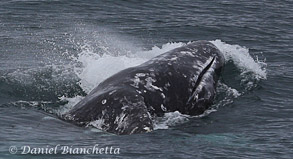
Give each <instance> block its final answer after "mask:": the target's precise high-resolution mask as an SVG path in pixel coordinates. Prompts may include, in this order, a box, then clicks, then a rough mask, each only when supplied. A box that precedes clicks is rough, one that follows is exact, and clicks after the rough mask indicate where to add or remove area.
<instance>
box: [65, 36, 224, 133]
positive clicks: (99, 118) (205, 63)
mask: <svg viewBox="0 0 293 159" xmlns="http://www.w3.org/2000/svg"><path fill="white" fill-rule="evenodd" d="M223 65H224V57H223V54H222V53H221V52H220V51H219V50H218V49H217V47H216V46H214V45H213V44H212V43H210V42H207V41H196V42H192V43H189V44H187V45H185V46H182V47H179V48H176V49H174V50H171V51H168V52H166V53H164V54H161V55H159V56H157V57H154V58H153V59H151V60H149V61H147V62H145V63H143V64H141V65H139V66H136V67H131V68H128V69H125V70H122V71H120V72H118V73H116V74H114V75H113V76H111V77H109V78H108V79H106V80H105V81H103V82H102V83H100V84H99V85H98V86H97V87H96V88H94V89H93V90H92V91H91V92H90V93H89V94H88V95H87V96H86V97H85V98H84V99H83V100H81V101H80V102H79V103H78V104H76V105H75V106H74V107H73V109H72V110H70V111H69V112H68V113H66V114H65V115H64V116H63V119H65V120H68V121H71V122H73V123H74V124H77V125H85V126H86V125H88V124H90V125H94V126H96V127H98V128H99V129H102V130H104V131H107V132H110V133H115V134H133V133H142V132H149V131H152V130H153V128H154V123H153V118H154V117H156V116H159V117H160V116H163V115H164V113H166V112H174V111H179V112H180V113H182V114H188V115H199V114H202V113H203V112H204V111H205V110H206V109H208V108H209V107H210V106H211V104H212V102H213V99H214V97H215V94H216V84H217V81H218V79H219V76H220V73H221V69H222V67H223Z"/></svg>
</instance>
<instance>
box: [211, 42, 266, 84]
mask: <svg viewBox="0 0 293 159" xmlns="http://www.w3.org/2000/svg"><path fill="white" fill-rule="evenodd" d="M210 42H211V43H213V44H214V45H216V46H217V48H218V49H219V50H220V51H221V52H222V53H223V54H224V56H225V60H226V61H229V60H232V61H233V63H234V64H235V65H236V66H237V67H238V68H239V69H241V71H242V74H245V73H247V72H251V73H253V74H254V77H255V78H257V79H266V77H267V73H266V69H265V68H264V66H265V65H266V63H264V62H261V61H258V59H256V60H254V59H253V58H252V57H251V55H250V54H249V49H248V48H246V47H241V46H239V45H230V44H227V43H225V42H222V41H221V40H214V41H210Z"/></svg>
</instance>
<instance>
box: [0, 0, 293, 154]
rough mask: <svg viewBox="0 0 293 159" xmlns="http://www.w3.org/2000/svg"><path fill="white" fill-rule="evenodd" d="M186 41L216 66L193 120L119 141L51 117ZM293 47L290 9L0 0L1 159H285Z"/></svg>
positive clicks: (221, 0)
mask: <svg viewBox="0 0 293 159" xmlns="http://www.w3.org/2000/svg"><path fill="white" fill-rule="evenodd" d="M196 40H208V41H211V42H212V43H214V44H215V45H216V46H217V47H218V48H219V49H220V50H221V51H222V52H223V53H224V55H225V59H226V66H225V69H224V71H223V74H222V78H221V80H220V83H219V85H218V89H217V98H216V99H215V102H214V104H213V106H212V108H211V109H209V110H208V111H206V112H205V113H204V114H203V115H200V116H197V117H192V116H186V115H184V114H180V113H179V112H169V113H166V114H165V116H164V117H162V118H158V119H155V120H156V130H155V131H153V132H151V133H147V134H136V135H123V136H117V135H112V134H108V133H105V132H101V131H99V130H98V129H96V128H95V124H94V123H93V124H91V125H89V126H88V127H77V126H75V125H72V124H71V123H67V122H64V121H63V120H61V119H59V118H58V116H60V114H62V113H64V112H66V111H68V110H70V109H71V108H72V107H73V106H74V104H75V103H77V102H78V101H80V100H81V99H82V98H83V97H84V96H85V95H86V94H87V93H89V91H90V90H91V89H93V88H94V87H95V86H97V85H98V84H99V83H100V82H101V81H103V80H104V79H106V78H107V77H109V76H111V75H113V74H114V73H116V72H118V71H120V70H122V69H125V68H128V67H132V66H136V65H139V64H141V63H143V62H144V61H147V60H149V59H151V58H152V57H154V56H156V55H159V54H161V53H163V52H165V51H168V50H171V49H174V48H176V47H179V46H182V45H184V44H186V43H188V42H190V41H196ZM292 41H293V1H291V0H274V1H273V0H259V1H244V0H240V1H226V0H211V1H203V0H198V1H192V0H181V1H166V0H161V1H155V0H149V1H144V0H143V1H134V0H124V1H118V0H117V1H116V0H115V1H114V0H109V1H106V0H1V1H0V141H1V142H0V158H3V159H4V158H5V159H6V158H36V159H40V158H44V159H45V158H46V159H51V158H121V159H122V158H123V159H126V158H135V159H137V158H140V159H151V158H163V159H165V158H166V159H177V158H192V159H194V158H231V159H232V158H233V159H235V158H263V159H267V158H278V159H279V158H284V159H285V158H287V159H291V158H293V151H292V150H293V98H292V94H293V45H292V44H293V43H292ZM66 146H67V147H66ZM95 146H96V147H95ZM94 147H95V148H97V147H98V149H99V150H101V149H102V150H101V153H100V152H98V153H96V151H95V152H93V151H92V149H95V148H94ZM111 147H112V148H113V151H111V153H110V151H109V150H110V148H111ZM66 148H68V149H66ZM69 148H71V150H72V151H69ZM103 148H104V150H103ZM106 148H108V149H107V150H108V151H107V153H106ZM49 149H52V150H55V149H56V150H57V151H56V153H55V152H54V151H51V153H49ZM65 149H66V150H68V152H67V151H65ZM82 149H85V150H88V152H86V151H81V150H82ZM41 150H43V151H41ZM114 150H116V151H115V152H116V153H115V154H114ZM63 151H64V152H63ZM66 152H67V153H66ZM14 153H16V154H14ZM22 153H25V154H22ZM63 153H65V154H63Z"/></svg>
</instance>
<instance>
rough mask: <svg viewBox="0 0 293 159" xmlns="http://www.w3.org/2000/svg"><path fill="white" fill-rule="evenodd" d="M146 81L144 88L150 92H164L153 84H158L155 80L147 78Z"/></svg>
mask: <svg viewBox="0 0 293 159" xmlns="http://www.w3.org/2000/svg"><path fill="white" fill-rule="evenodd" d="M145 81H146V85H145V86H144V87H145V88H146V89H147V90H149V91H155V90H160V91H163V89H162V88H159V87H158V86H155V85H153V82H156V80H155V79H153V78H152V77H147V78H146V79H145Z"/></svg>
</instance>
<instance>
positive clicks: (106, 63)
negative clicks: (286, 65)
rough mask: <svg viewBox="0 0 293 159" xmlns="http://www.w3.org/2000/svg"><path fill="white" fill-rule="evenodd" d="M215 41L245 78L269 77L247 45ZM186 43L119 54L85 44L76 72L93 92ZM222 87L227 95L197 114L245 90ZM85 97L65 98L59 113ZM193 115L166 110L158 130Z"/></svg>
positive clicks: (219, 104)
mask: <svg viewBox="0 0 293 159" xmlns="http://www.w3.org/2000/svg"><path fill="white" fill-rule="evenodd" d="M211 42H212V43H213V44H214V45H216V46H217V47H218V48H219V50H220V51H221V52H223V54H224V57H225V60H226V62H228V61H232V62H233V63H234V65H235V66H236V67H237V68H238V69H239V70H240V72H241V74H240V76H241V77H242V78H243V80H249V82H253V80H256V81H258V80H260V79H266V69H265V67H264V66H265V63H264V62H260V61H258V60H254V59H253V58H252V57H251V55H250V54H249V50H248V49H247V48H245V47H241V46H239V45H230V44H226V43H225V42H222V41H221V40H214V41H211ZM183 45H186V43H182V42H178V43H166V44H164V45H162V47H157V46H154V47H152V49H151V50H147V51H138V52H136V53H133V52H130V51H126V52H121V53H118V55H117V54H116V55H110V54H109V53H108V51H107V50H108V49H105V51H104V52H94V51H93V49H90V46H88V45H86V46H85V47H82V51H81V53H80V54H79V55H78V56H77V57H74V58H73V61H75V62H76V63H78V64H79V65H76V66H75V67H74V72H75V74H76V75H77V76H78V77H79V78H80V81H79V85H80V87H81V88H82V89H83V90H84V91H85V92H86V93H89V92H90V91H91V90H92V89H93V88H95V87H96V86H97V85H98V84H99V83H101V82H102V81H103V80H105V79H106V78H108V77H110V76H111V75H113V74H115V73H117V72H119V71H121V70H123V69H126V68H129V67H134V66H137V65H139V64H142V63H143V62H145V61H147V60H149V59H151V58H153V57H155V56H158V55H160V54H162V53H164V52H167V51H170V50H172V49H175V48H178V47H181V46H183ZM112 47H113V45H112ZM106 48H107V47H106ZM114 50H118V49H114ZM120 50H127V49H120ZM133 50H137V49H133ZM247 73H250V77H249V78H247V76H248V75H247ZM249 82H248V83H249ZM218 89H219V91H218V92H220V93H224V94H225V95H224V96H225V97H224V98H223V99H221V100H220V101H219V102H217V103H216V104H215V105H214V106H213V107H212V108H211V109H209V110H207V111H206V112H205V113H204V114H202V115H199V116H196V117H202V116H206V115H208V114H210V113H212V112H214V111H216V110H217V108H218V107H219V106H223V105H227V104H230V103H232V102H233V99H234V98H237V97H239V96H240V95H241V94H243V93H244V92H239V91H238V90H236V89H235V88H231V87H229V86H228V85H226V84H224V83H221V82H220V83H219V86H218ZM81 99H82V97H80V96H76V97H74V98H67V97H62V100H68V101H69V103H68V104H67V105H65V106H64V107H63V108H62V109H60V110H59V114H63V113H65V112H67V111H69V110H70V109H71V108H72V107H73V106H74V105H75V104H76V103H77V102H78V101H80V100H81ZM189 118H191V116H188V115H184V114H181V113H179V112H177V111H176V112H170V113H166V114H165V115H164V117H161V118H157V119H155V129H168V127H169V126H174V125H178V124H181V123H184V122H187V121H189Z"/></svg>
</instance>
